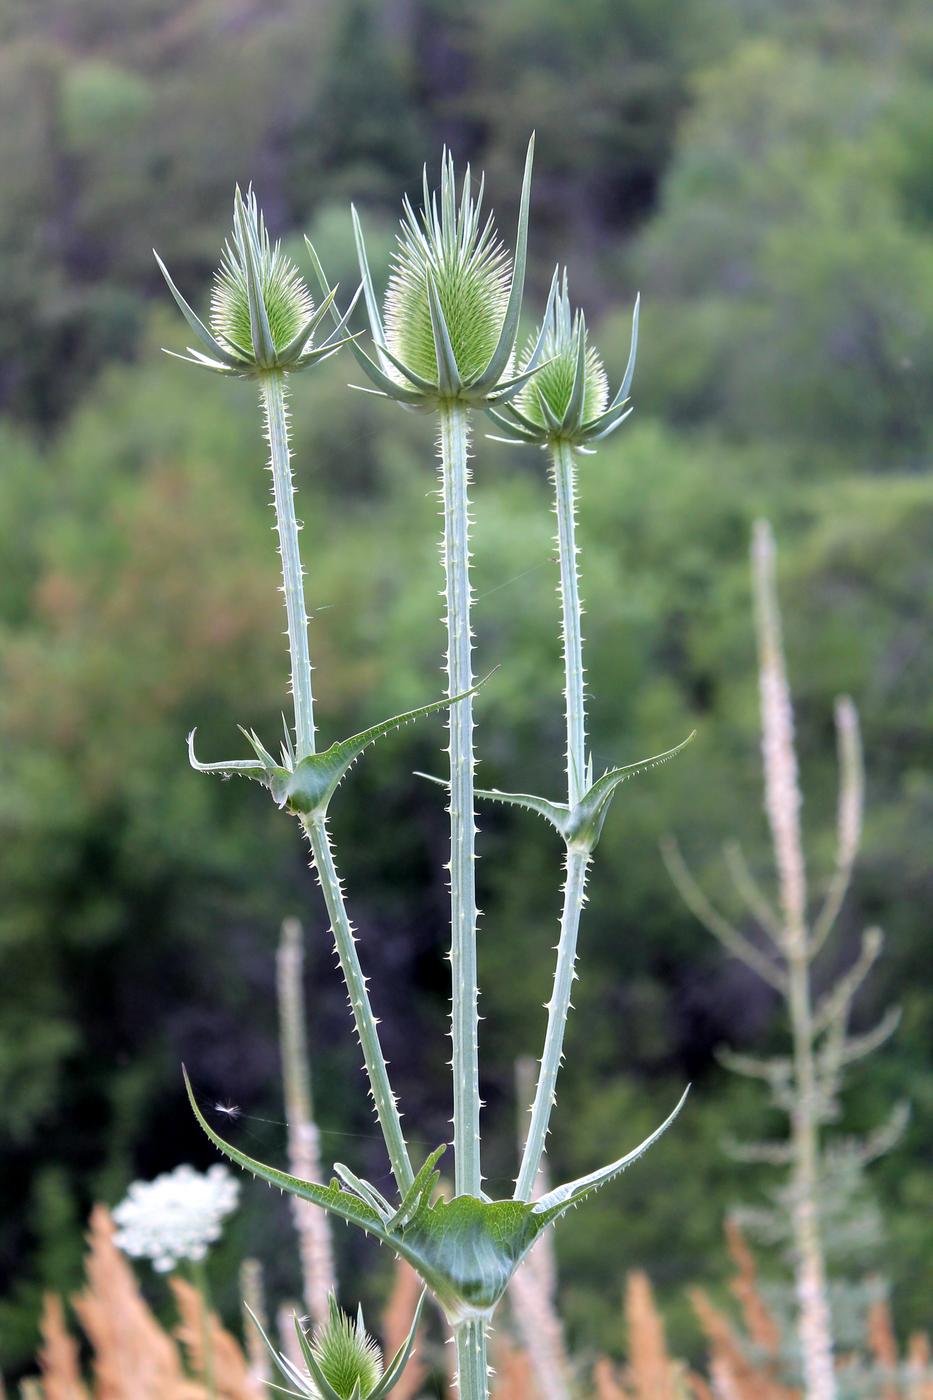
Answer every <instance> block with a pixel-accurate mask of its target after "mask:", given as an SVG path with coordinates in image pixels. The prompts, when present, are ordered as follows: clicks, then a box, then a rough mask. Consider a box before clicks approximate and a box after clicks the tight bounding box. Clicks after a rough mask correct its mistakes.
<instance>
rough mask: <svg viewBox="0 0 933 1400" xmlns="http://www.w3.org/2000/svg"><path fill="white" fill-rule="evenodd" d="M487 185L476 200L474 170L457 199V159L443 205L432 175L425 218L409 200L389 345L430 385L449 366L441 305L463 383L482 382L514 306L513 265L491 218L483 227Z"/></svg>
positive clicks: (444, 174)
mask: <svg viewBox="0 0 933 1400" xmlns="http://www.w3.org/2000/svg"><path fill="white" fill-rule="evenodd" d="M482 198H483V185H482V181H481V182H480V188H479V193H478V195H477V196H476V198H475V199H474V197H473V192H472V188H471V179H470V167H469V166H467V169H466V174H465V176H464V179H463V188H462V194H461V198H460V201H459V203H458V201H457V190H456V176H455V172H454V162H453V157H452V156H451V154H450V152H449V151H445V152H444V155H443V157H442V160H441V189H440V202H439V203H438V197H437V192H436V191H435V192H433V193H432V192H431V191H430V190H429V188H428V177H427V170H425V174H424V205H423V208H422V210H421V213H420V217H419V215H417V214H416V213H415V211H414V208H413V207H412V205H411V202H410V201H409V199H408V197H407V196H406V198H405V201H404V206H403V207H404V218H403V220H402V231H401V234H400V235H399V237H398V241H397V247H396V251H395V256H394V259H393V266H392V272H391V276H390V278H389V285H388V288H387V290H386V296H385V328H386V343H387V345H388V347H389V349H390V350H392V351H393V353H394V354H395V356H396V358H397V359H399V360H402V361H403V362H404V363H405V364H406V365H408V366H410V367H411V369H413V370H414V371H415V372H416V373H417V374H418V375H420V376H421V377H422V378H423V379H427V380H429V381H431V382H432V383H436V382H437V381H438V378H439V375H440V373H441V365H440V362H439V358H438V351H437V347H436V345H435V341H434V322H435V319H436V309H437V308H438V307H439V308H440V311H441V313H442V315H443V319H444V321H445V323H446V325H447V331H448V334H449V337H450V344H451V348H452V350H453V354H454V359H455V360H456V362H457V368H458V370H459V372H460V375H461V377H462V379H463V380H464V381H465V382H469V381H470V380H473V379H478V378H479V376H480V374H481V373H482V371H483V370H484V369H485V368H486V365H487V364H488V363H489V360H490V359H491V357H492V354H493V351H494V350H495V348H496V345H497V343H498V340H499V335H500V333H501V331H502V322H503V321H504V319H505V312H506V307H507V306H508V301H509V285H510V280H511V277H510V274H511V270H512V260H511V258H510V257H509V254H508V251H507V249H506V248H505V246H504V245H503V243H502V242H501V241H500V239H499V237H498V235H497V233H496V228H495V225H494V223H493V215H492V214H490V215H489V217H488V218H487V219H486V221H485V223H481V208H482Z"/></svg>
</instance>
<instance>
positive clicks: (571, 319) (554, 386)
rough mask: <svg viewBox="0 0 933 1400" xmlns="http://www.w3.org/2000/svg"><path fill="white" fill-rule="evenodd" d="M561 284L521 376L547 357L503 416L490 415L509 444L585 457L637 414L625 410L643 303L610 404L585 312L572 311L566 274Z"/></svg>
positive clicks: (554, 287) (531, 344)
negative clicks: (558, 448)
mask: <svg viewBox="0 0 933 1400" xmlns="http://www.w3.org/2000/svg"><path fill="white" fill-rule="evenodd" d="M557 279H558V274H557V272H556V271H555V273H554V281H553V282H552V284H551V294H550V296H549V297H548V303H547V307H546V309H545V312H544V318H543V320H542V322H541V326H540V328H539V330H538V333H537V335H536V336H534V337H533V338H532V340H531V341H530V342H529V345H528V349H527V351H526V354H525V359H524V362H523V364H522V366H521V367H520V369H519V371H518V376H519V377H521V375H522V374H523V373H524V371H525V370H526V369H527V368H528V366H529V365H530V364H532V363H537V360H536V359H535V357H536V356H541V357H543V360H542V363H541V364H540V365H539V367H538V368H537V370H536V371H535V373H534V374H533V376H531V377H530V378H528V379H527V380H526V382H525V383H524V384H523V385H522V388H521V389H520V391H519V393H518V394H517V395H516V396H515V398H514V399H513V400H512V401H511V402H510V403H506V404H504V405H503V407H502V408H501V410H497V409H495V408H493V409H491V410H490V415H489V416H490V417H491V418H492V419H493V421H494V422H495V423H496V424H497V426H498V427H499V428H500V429H502V430H503V431H502V434H501V437H502V439H504V440H505V441H507V442H516V443H535V444H537V445H539V446H542V447H546V446H548V445H552V444H554V443H559V442H565V443H570V444H571V445H572V446H573V447H577V448H579V449H580V451H581V452H586V451H587V450H588V445H589V444H590V443H594V442H598V441H599V440H600V439H601V438H604V437H608V435H609V434H610V433H612V432H614V431H615V429H616V428H617V427H618V426H619V424H620V423H623V422H624V421H625V419H626V418H627V417H628V415H629V414H630V413H631V411H632V410H631V408H626V406H625V405H626V402H627V400H628V392H629V389H630V388H631V384H632V377H633V375H634V373H635V353H636V349H637V346H638V307H639V302H638V299H636V301H635V311H634V314H633V316H632V342H631V347H630V350H629V358H628V364H627V365H626V368H625V374H624V375H623V378H622V383H621V385H620V386H619V390H618V393H617V394H616V395H615V396H614V398H613V399H612V400H611V401H610V399H609V388H608V382H607V379H606V371H605V370H604V368H603V362H602V360H601V359H600V357H599V354H598V353H597V351H596V349H595V348H594V346H592V345H591V344H590V341H589V336H588V333H587V328H586V319H585V317H584V316H583V313H582V311H579V310H578V311H576V312H574V311H573V310H572V309H571V305H570V295H569V293H568V290H567V273H566V271H565V272H564V275H563V278H562V279H561V282H560V287H559V289H558V280H557Z"/></svg>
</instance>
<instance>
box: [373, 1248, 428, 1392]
mask: <svg viewBox="0 0 933 1400" xmlns="http://www.w3.org/2000/svg"><path fill="white" fill-rule="evenodd" d="M421 1288H422V1283H421V1280H420V1279H419V1277H418V1275H417V1274H416V1273H415V1271H414V1269H413V1268H412V1267H411V1265H410V1264H407V1263H406V1262H405V1260H404V1259H399V1260H397V1261H396V1265H395V1281H394V1283H393V1286H392V1292H391V1293H390V1294H389V1301H388V1303H387V1304H386V1307H385V1311H384V1312H383V1314H382V1337H383V1354H384V1355H385V1357H386V1358H387V1362H388V1359H389V1358H391V1357H393V1356H394V1355H395V1353H396V1352H397V1351H398V1349H399V1347H400V1346H401V1345H402V1343H403V1342H404V1341H405V1338H406V1337H407V1336H408V1329H409V1327H410V1326H411V1320H412V1317H413V1316H414V1312H415V1308H416V1307H417V1305H418V1299H419V1298H420V1297H421ZM424 1336H425V1329H424V1324H423V1323H422V1325H421V1327H420V1328H419V1329H418V1335H417V1338H416V1340H415V1350H414V1352H413V1353H412V1355H411V1358H410V1359H409V1362H408V1365H407V1366H406V1367H405V1370H404V1371H403V1373H402V1377H401V1379H400V1380H399V1382H398V1384H397V1385H396V1386H395V1388H394V1390H393V1391H392V1396H393V1400H414V1397H415V1396H417V1395H420V1394H421V1387H422V1385H423V1384H424V1381H425V1378H426V1376H427V1374H428V1368H427V1366H426V1365H425V1362H424Z"/></svg>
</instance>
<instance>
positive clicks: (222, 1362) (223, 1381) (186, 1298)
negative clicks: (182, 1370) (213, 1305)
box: [170, 1274, 265, 1400]
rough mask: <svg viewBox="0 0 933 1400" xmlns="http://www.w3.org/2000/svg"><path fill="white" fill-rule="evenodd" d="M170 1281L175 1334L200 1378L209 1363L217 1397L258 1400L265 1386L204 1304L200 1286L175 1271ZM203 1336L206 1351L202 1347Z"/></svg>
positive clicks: (231, 1338) (215, 1316)
mask: <svg viewBox="0 0 933 1400" xmlns="http://www.w3.org/2000/svg"><path fill="white" fill-rule="evenodd" d="M170 1283H171V1288H172V1293H173V1294H174V1297H175V1302H176V1305H177V1307H178V1313H179V1317H180V1318H181V1322H180V1324H179V1326H178V1327H177V1328H176V1336H177V1337H178V1339H179V1341H181V1343H182V1345H183V1346H184V1348H185V1351H186V1353H187V1355H188V1359H189V1362H190V1364H191V1369H192V1370H193V1371H194V1372H195V1374H196V1375H197V1376H200V1377H202V1378H203V1377H204V1376H205V1375H206V1372H207V1368H208V1365H210V1367H211V1371H212V1380H213V1389H214V1391H215V1392H216V1396H217V1400H261V1397H263V1396H264V1395H265V1388H264V1387H263V1386H262V1385H259V1384H257V1383H256V1382H255V1381H254V1380H253V1378H252V1377H251V1376H250V1373H249V1366H248V1363H247V1360H246V1357H245V1356H244V1355H243V1351H242V1349H241V1347H240V1345H239V1343H238V1342H237V1341H236V1339H235V1338H234V1337H232V1336H231V1335H230V1333H229V1332H228V1331H226V1329H225V1328H224V1327H223V1326H222V1325H221V1322H220V1319H219V1318H218V1317H217V1315H216V1313H213V1312H211V1311H210V1310H209V1309H208V1308H207V1304H206V1303H205V1300H204V1295H203V1294H202V1293H201V1291H200V1289H198V1288H195V1287H194V1285H193V1284H190V1283H188V1282H187V1280H185V1279H183V1278H180V1277H179V1276H178V1275H177V1274H176V1275H175V1276H174V1277H173V1278H172V1279H171V1280H170ZM205 1312H207V1316H206V1317H205ZM206 1337H207V1338H209V1346H210V1351H209V1353H207V1352H206V1350H205V1338H206Z"/></svg>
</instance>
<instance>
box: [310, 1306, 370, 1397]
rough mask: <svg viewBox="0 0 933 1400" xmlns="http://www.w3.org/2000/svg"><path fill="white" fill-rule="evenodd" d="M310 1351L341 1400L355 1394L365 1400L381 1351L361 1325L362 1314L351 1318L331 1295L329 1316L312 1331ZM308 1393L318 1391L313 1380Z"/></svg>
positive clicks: (311, 1393)
mask: <svg viewBox="0 0 933 1400" xmlns="http://www.w3.org/2000/svg"><path fill="white" fill-rule="evenodd" d="M311 1351H312V1353H313V1355H314V1359H315V1361H316V1362H317V1364H318V1366H319V1367H320V1368H321V1373H322V1374H323V1376H324V1379H325V1380H326V1381H327V1383H328V1385H330V1386H331V1388H332V1389H333V1390H334V1391H336V1393H337V1394H338V1395H339V1396H340V1397H341V1400H350V1397H351V1396H352V1395H354V1394H358V1395H359V1396H361V1397H362V1400H366V1397H367V1396H368V1395H370V1394H371V1393H372V1392H373V1391H374V1390H375V1388H376V1386H377V1385H378V1383H379V1380H380V1378H381V1376H382V1352H381V1351H380V1349H379V1346H378V1345H377V1343H376V1342H374V1341H373V1339H372V1337H370V1335H369V1333H368V1332H367V1331H366V1328H365V1327H364V1326H363V1316H362V1313H359V1314H357V1318H356V1321H355V1322H354V1321H352V1319H351V1318H349V1317H348V1316H347V1314H346V1313H345V1312H343V1311H342V1309H341V1308H340V1307H339V1306H338V1304H337V1300H336V1299H335V1298H334V1297H333V1296H331V1298H330V1316H329V1317H328V1319H327V1321H326V1322H325V1323H323V1324H322V1325H321V1326H320V1327H317V1328H315V1330H314V1334H313V1336H312V1338H311ZM308 1393H309V1394H310V1395H313V1396H317V1394H318V1391H317V1388H316V1387H315V1386H314V1384H313V1382H311V1389H310V1390H309V1392H308Z"/></svg>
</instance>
